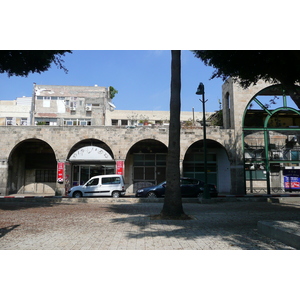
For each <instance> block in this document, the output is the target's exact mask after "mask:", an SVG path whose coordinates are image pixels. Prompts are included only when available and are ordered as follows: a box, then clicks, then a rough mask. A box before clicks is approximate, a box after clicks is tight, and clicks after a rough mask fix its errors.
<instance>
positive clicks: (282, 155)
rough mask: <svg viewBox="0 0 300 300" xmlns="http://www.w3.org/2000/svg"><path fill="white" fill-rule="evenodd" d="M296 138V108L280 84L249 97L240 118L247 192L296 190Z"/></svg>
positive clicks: (299, 125) (299, 155)
mask: <svg viewBox="0 0 300 300" xmlns="http://www.w3.org/2000/svg"><path fill="white" fill-rule="evenodd" d="M299 88H300V87H299ZM299 138H300V112H299V109H298V107H297V106H296V105H295V103H294V101H293V100H292V99H291V97H290V96H289V95H288V94H287V93H286V92H285V90H284V89H283V88H282V86H281V85H273V86H270V87H267V88H265V89H263V90H261V91H260V92H259V93H257V94H256V95H255V96H254V97H253V98H252V99H251V101H250V102H249V104H248V106H247V108H246V110H245V113H244V120H243V142H244V143H243V145H244V158H245V159H244V164H245V177H246V192H247V193H267V194H271V193H284V192H293V191H300V145H299Z"/></svg>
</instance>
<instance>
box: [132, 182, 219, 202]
mask: <svg viewBox="0 0 300 300" xmlns="http://www.w3.org/2000/svg"><path fill="white" fill-rule="evenodd" d="M166 184H167V183H166V181H164V182H162V183H160V184H158V185H155V186H149V187H145V188H142V189H139V190H137V191H136V193H135V196H136V197H140V198H141V197H147V198H158V197H164V195H165V190H166ZM208 187H209V193H210V196H211V197H217V196H218V191H217V188H216V186H215V185H214V184H210V183H209V184H208ZM180 190H181V196H182V197H199V196H201V194H202V193H203V191H204V182H203V181H201V180H198V179H194V178H187V177H184V178H181V179H180Z"/></svg>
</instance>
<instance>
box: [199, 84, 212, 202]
mask: <svg viewBox="0 0 300 300" xmlns="http://www.w3.org/2000/svg"><path fill="white" fill-rule="evenodd" d="M196 95H202V100H201V99H199V100H200V101H201V102H202V108H203V120H202V122H203V150H204V190H203V199H210V194H209V188H208V185H207V147H206V120H205V102H206V101H207V100H204V84H203V83H202V82H200V84H199V86H198V89H197V92H196Z"/></svg>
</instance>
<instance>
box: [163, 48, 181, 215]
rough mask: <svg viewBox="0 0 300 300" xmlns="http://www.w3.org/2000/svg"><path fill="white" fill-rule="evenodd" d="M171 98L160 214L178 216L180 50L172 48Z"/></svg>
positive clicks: (179, 210) (179, 201)
mask: <svg viewBox="0 0 300 300" xmlns="http://www.w3.org/2000/svg"><path fill="white" fill-rule="evenodd" d="M171 55H172V62H171V99H170V125H169V147H168V156H167V170H166V181H167V186H166V193H165V200H164V205H163V209H162V211H161V216H163V217H180V216H183V215H184V211H183V207H182V199H181V193H180V165H179V163H180V160H179V159H180V109H181V100H180V90H181V51H180V50H172V52H171Z"/></svg>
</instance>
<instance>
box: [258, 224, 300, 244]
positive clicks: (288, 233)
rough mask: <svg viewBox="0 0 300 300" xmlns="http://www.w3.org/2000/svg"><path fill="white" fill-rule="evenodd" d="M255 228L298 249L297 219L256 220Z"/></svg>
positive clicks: (299, 228) (299, 239)
mask: <svg viewBox="0 0 300 300" xmlns="http://www.w3.org/2000/svg"><path fill="white" fill-rule="evenodd" d="M257 229H258V232H260V233H262V234H264V235H266V236H268V237H270V238H272V239H275V240H278V241H280V242H282V243H284V244H286V245H289V246H291V247H294V248H296V249H300V222H299V221H258V223H257Z"/></svg>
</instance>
